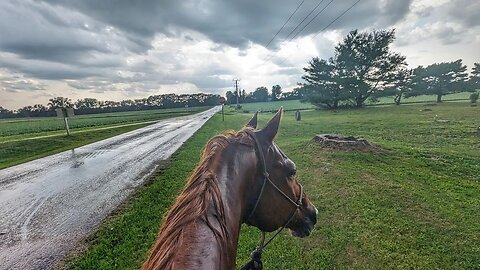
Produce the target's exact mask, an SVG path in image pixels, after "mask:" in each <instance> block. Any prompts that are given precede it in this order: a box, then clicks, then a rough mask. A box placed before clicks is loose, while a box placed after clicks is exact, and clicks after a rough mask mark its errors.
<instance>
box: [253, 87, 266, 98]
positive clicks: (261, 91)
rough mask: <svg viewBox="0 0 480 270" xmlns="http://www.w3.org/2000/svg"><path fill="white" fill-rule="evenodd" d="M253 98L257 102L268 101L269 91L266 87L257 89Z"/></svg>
mask: <svg viewBox="0 0 480 270" xmlns="http://www.w3.org/2000/svg"><path fill="white" fill-rule="evenodd" d="M252 97H253V99H254V100H255V101H256V102H265V101H268V89H267V88H266V87H265V86H261V87H257V89H255V91H254V92H253V93H252Z"/></svg>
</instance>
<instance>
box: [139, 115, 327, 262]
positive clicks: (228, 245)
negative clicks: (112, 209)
mask: <svg viewBox="0 0 480 270" xmlns="http://www.w3.org/2000/svg"><path fill="white" fill-rule="evenodd" d="M281 117H282V109H280V110H279V111H278V112H277V113H276V114H275V116H273V118H272V119H271V120H270V121H269V122H268V124H267V125H266V126H265V127H264V128H263V129H261V130H256V127H257V114H255V115H254V116H253V118H252V119H251V120H250V121H249V123H248V124H247V125H246V126H245V127H244V128H243V129H242V130H240V131H238V132H233V131H232V132H227V133H225V134H223V135H218V136H216V137H213V138H212V139H210V141H209V142H208V143H207V145H206V146H205V149H204V150H203V154H202V156H201V160H200V163H199V164H198V166H197V168H196V169H195V171H194V172H193V174H192V175H191V177H190V179H189V180H188V182H187V184H186V186H185V188H184V189H183V191H182V192H181V194H180V195H179V196H178V197H177V199H176V201H175V203H174V205H173V206H172V207H171V208H170V210H169V212H168V213H167V215H166V217H165V219H164V222H163V224H162V226H161V228H160V232H159V233H158V237H157V240H156V242H155V244H154V246H153V247H152V249H151V251H150V256H149V258H148V259H147V260H146V261H145V262H144V264H143V266H142V269H144V270H146V269H162V270H163V269H235V267H236V264H235V263H236V254H237V246H238V238H239V233H240V225H241V224H242V223H246V224H249V225H252V226H255V227H257V228H258V229H260V230H261V231H263V232H272V231H274V230H276V229H278V228H281V227H286V228H288V229H290V231H291V232H292V234H293V235H294V236H297V237H306V236H308V235H309V234H310V232H311V231H312V229H313V227H314V225H315V223H316V219H317V209H316V208H315V207H314V206H313V204H312V203H311V202H310V200H309V199H308V197H307V195H306V194H305V192H304V190H303V187H302V186H301V184H300V183H299V182H298V181H297V179H296V177H295V174H296V167H295V164H294V163H293V161H292V160H290V159H289V158H288V157H287V156H286V155H285V154H284V153H283V152H282V151H281V150H280V148H279V147H278V146H277V145H276V144H275V142H274V141H273V140H274V138H275V136H276V134H277V131H278V128H279V124H280V119H281Z"/></svg>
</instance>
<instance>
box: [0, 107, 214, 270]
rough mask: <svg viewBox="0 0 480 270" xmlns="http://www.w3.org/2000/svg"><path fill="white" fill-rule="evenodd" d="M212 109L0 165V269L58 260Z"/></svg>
mask: <svg viewBox="0 0 480 270" xmlns="http://www.w3.org/2000/svg"><path fill="white" fill-rule="evenodd" d="M218 109H219V108H218V107H215V108H212V109H210V110H208V111H205V112H202V113H199V114H196V115H191V116H184V117H178V118H172V119H167V120H163V121H159V122H158V123H155V124H153V125H150V126H147V127H145V128H141V129H137V130H134V131H132V132H128V133H125V134H122V135H119V136H116V137H113V138H110V139H106V140H103V141H100V142H96V143H93V144H90V145H86V146H83V147H80V148H76V149H73V150H71V151H65V152H62V153H60V154H56V155H53V156H49V157H45V158H41V159H38V160H34V161H31V162H28V163H24V164H21V165H18V166H14V167H11V168H7V169H4V170H0V269H2V270H3V269H45V268H51V267H52V266H53V265H54V264H55V263H58V262H59V261H60V260H62V259H63V258H64V256H65V255H66V254H67V253H68V252H69V251H71V250H72V249H73V248H74V247H75V245H76V244H78V243H79V241H80V240H81V239H82V238H84V237H85V236H86V235H88V234H89V233H90V232H91V231H92V230H93V229H95V228H96V226H98V224H100V222H101V221H102V220H103V219H104V218H105V217H106V216H107V215H108V214H109V213H110V212H111V211H112V210H113V209H115V208H116V207H117V206H118V205H119V204H120V203H121V202H122V201H123V200H124V199H125V198H126V197H127V196H128V195H129V194H130V193H131V192H132V191H133V190H134V189H135V187H137V186H138V185H140V184H142V183H143V181H144V179H145V177H146V175H148V173H150V172H152V171H153V169H154V168H155V166H156V164H158V162H159V161H161V160H164V159H167V158H168V157H170V155H171V154H172V153H173V152H175V150H177V149H178V148H179V147H180V146H181V145H182V143H183V142H185V141H186V140H187V139H188V138H189V137H190V136H191V135H192V134H193V133H194V132H195V131H197V130H198V129H199V128H200V127H201V126H202V125H203V124H204V123H205V122H206V121H207V120H208V119H209V118H210V117H211V116H212V115H213V114H214V113H215V112H217V111H218Z"/></svg>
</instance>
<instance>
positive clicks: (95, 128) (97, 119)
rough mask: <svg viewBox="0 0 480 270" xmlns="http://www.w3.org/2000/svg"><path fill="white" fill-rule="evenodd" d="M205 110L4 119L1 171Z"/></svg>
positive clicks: (0, 140)
mask: <svg viewBox="0 0 480 270" xmlns="http://www.w3.org/2000/svg"><path fill="white" fill-rule="evenodd" d="M205 109H206V107H197V108H188V109H185V108H182V109H171V110H170V109H169V110H152V111H136V112H120V113H105V114H92V115H81V116H76V117H73V118H71V119H70V120H69V123H70V127H71V136H66V135H65V130H64V129H63V128H64V127H63V119H60V118H55V117H43V118H19V119H3V120H1V121H0V169H3V168H6V167H10V166H13V165H17V164H20V163H23V162H26V161H30V160H34V159H37V158H40V157H44V156H48V155H51V154H56V153H59V152H62V151H65V150H68V149H72V148H76V147H80V146H82V145H86V144H89V143H92V142H96V141H99V140H103V139H106V138H109V137H113V136H115V135H119V134H122V133H125V132H128V131H131V130H134V129H137V128H141V127H144V126H146V125H148V124H150V123H152V122H153V121H157V120H161V119H165V118H170V117H176V116H182V115H188V114H192V113H196V112H199V111H201V110H205Z"/></svg>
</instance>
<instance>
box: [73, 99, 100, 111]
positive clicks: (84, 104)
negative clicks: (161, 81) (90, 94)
mask: <svg viewBox="0 0 480 270" xmlns="http://www.w3.org/2000/svg"><path fill="white" fill-rule="evenodd" d="M99 105H100V104H99V102H98V100H97V99H96V98H84V99H79V100H77V102H75V107H76V108H77V109H83V108H89V109H93V108H98V107H99Z"/></svg>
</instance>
